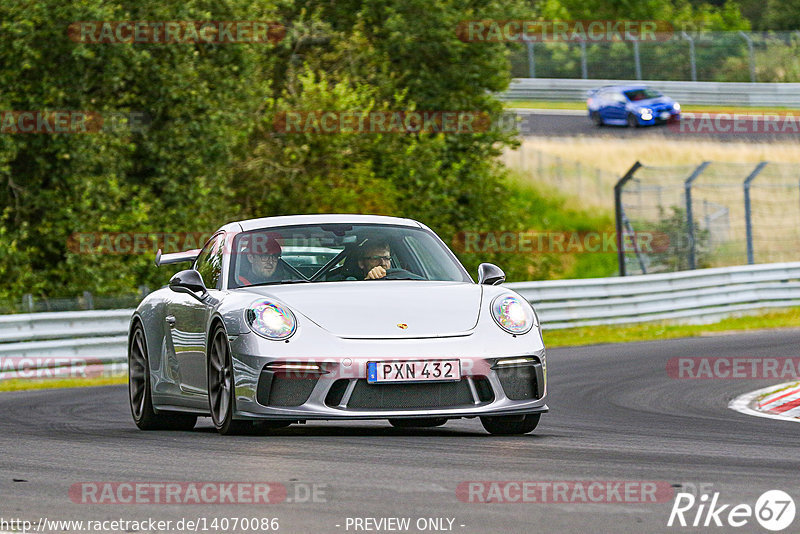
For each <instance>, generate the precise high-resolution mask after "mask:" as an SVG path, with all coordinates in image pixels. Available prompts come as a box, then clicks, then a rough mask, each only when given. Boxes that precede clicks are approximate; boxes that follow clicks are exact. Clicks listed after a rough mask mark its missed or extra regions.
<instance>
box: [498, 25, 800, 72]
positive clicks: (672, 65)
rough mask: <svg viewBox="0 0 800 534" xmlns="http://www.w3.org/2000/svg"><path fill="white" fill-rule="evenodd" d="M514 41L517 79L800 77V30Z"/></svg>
mask: <svg viewBox="0 0 800 534" xmlns="http://www.w3.org/2000/svg"><path fill="white" fill-rule="evenodd" d="M512 46H513V50H512V54H511V65H512V75H513V77H515V78H584V79H610V80H677V81H687V80H691V81H716V82H798V81H800V61H798V59H797V58H798V57H800V31H792V32H769V33H754V32H741V31H739V32H696V33H692V34H689V33H687V32H681V31H676V32H675V33H674V34H673V35H672V36H671V37H669V39H666V40H663V41H657V42H656V41H619V42H598V43H585V42H536V43H534V42H527V43H522V44H514V45H512Z"/></svg>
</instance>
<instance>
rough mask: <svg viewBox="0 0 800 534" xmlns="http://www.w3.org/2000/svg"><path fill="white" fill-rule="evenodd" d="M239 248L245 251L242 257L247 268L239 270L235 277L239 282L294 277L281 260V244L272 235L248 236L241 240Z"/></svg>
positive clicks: (256, 281)
mask: <svg viewBox="0 0 800 534" xmlns="http://www.w3.org/2000/svg"><path fill="white" fill-rule="evenodd" d="M241 250H242V253H243V254H244V253H245V252H246V254H244V257H245V258H247V262H246V263H248V264H249V269H242V270H241V271H240V273H239V276H238V277H237V279H238V281H239V283H240V284H242V285H246V286H249V285H254V284H264V283H267V282H277V281H280V280H291V279H294V278H295V276H294V273H292V272H291V271H290V270H289V269H287V268H286V266H284V265H283V262H281V252H282V249H281V245H280V243H278V240H277V239H276V238H275V237H274V236H272V235H268V234H254V235H252V236H248V237H246V238H244V239H243V240H242V249H241ZM240 261H241V260H240ZM243 263H244V262H243ZM243 267H244V265H243Z"/></svg>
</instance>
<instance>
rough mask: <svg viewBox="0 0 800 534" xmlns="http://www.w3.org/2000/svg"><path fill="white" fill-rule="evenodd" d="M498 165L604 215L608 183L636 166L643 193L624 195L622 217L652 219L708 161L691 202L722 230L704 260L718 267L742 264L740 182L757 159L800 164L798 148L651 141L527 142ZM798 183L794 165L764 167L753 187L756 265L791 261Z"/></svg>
mask: <svg viewBox="0 0 800 534" xmlns="http://www.w3.org/2000/svg"><path fill="white" fill-rule="evenodd" d="M503 161H504V163H505V164H506V165H507V166H508V167H509V168H511V169H513V170H514V171H515V175H517V176H519V177H520V179H521V180H522V181H524V182H528V183H532V184H535V185H546V186H549V187H554V188H557V189H558V190H559V191H560V192H561V193H563V194H565V195H567V196H570V197H573V198H575V199H576V200H577V201H578V203H579V205H580V206H581V207H583V208H584V209H585V208H594V209H602V210H608V211H612V210H613V206H614V199H613V188H614V184H615V183H616V182H617V180H619V178H620V177H621V176H622V175H623V174H624V173H625V172H626V171H627V170H628V169H629V168H630V167H631V165H633V163H634V162H635V161H639V162H641V163H642V164H644V165H645V166H646V167H648V168H649V169H648V168H646V169H643V170H642V171H640V172H639V173H637V177H639V178H640V179H641V180H643V181H642V182H641V183H642V184H643V187H649V188H650V189H646V188H644V189H641V190H639V192H637V190H635V188H634V189H631V190H629V193H628V195H629V196H628V197H627V200H625V202H628V203H629V204H630V205H631V206H632V212H631V213H629V216H630V215H633V216H644V217H647V218H654V217H657V216H658V214H659V208H658V206H663V207H665V208H668V207H669V206H671V205H682V203H683V200H682V195H683V181H684V180H685V179H686V177H688V176H689V174H690V173H691V171H692V170H693V169H694V167H696V166H697V165H699V164H700V163H702V162H703V161H712V162H714V164H713V165H712V166H711V167H709V168H708V169H707V171H706V172H705V173H704V174H703V175H702V177H701V178H700V179H699V180H698V181H697V182H696V183H695V188H694V194H693V198H694V200H695V209H696V210H697V213H696V216H697V217H698V219H699V220H700V221H701V223H702V222H703V221H704V220H705V222H706V224H708V220H706V217H715V216H716V215H721V216H722V218H720V219H718V220H719V221H720V224H723V226H724V229H723V231H722V233H720V234H718V235H720V236H721V237H722V239H723V240H725V241H726V242H725V243H723V244H722V245H723V247H722V248H720V249H718V250H717V252H716V253H715V254H714V259H713V260H711V261H712V264H713V265H717V264H720V265H723V264H731V263H735V262H737V261H741V262H743V261H744V234H745V228H744V201H743V198H744V197H743V192H742V185H741V184H742V182H743V181H744V178H745V177H746V176H747V175H748V174H749V173H750V172H751V171H752V169H753V168H754V167H755V164H756V163H758V162H760V161H769V162H775V163H788V164H800V142H796V141H795V142H790V141H778V142H773V143H755V142H730V143H728V142H725V143H723V142H715V141H700V140H673V139H666V138H663V137H655V136H646V137H641V138H636V139H630V138H628V139H618V138H612V137H605V136H604V137H574V138H543V137H530V138H526V139H525V140H523V142H522V146H521V147H520V148H519V149H518V150H516V151H511V150H509V151H506V153H505V154H504V155H503ZM736 164H741V165H736ZM664 167H667V168H670V167H671V168H672V169H665V168H664ZM659 168H661V169H659ZM798 169H800V167H798ZM798 180H800V171H798V172H797V173H795V170H794V167H793V166H783V167H781V166H768V167H767V170H765V171H764V172H763V173H762V174H761V175H760V176H759V178H758V180H756V182H754V183H753V189H752V191H751V200H752V206H753V238H754V239H753V241H754V243H755V255H756V261H757V262H763V261H797V259H798V253H797V250H798V246H797V245H798V243H800V211H798V192H800V189H798V184H799V183H800V182H798ZM653 187H656V188H657V189H658V192H654V190H653ZM721 210H723V211H721ZM718 244H719V243H717V245H718ZM715 246H716V245H715Z"/></svg>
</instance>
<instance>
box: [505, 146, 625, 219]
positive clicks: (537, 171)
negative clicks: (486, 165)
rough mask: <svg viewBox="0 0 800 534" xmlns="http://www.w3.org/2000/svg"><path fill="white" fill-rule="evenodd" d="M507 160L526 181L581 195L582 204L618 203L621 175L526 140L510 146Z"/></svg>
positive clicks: (510, 166)
mask: <svg viewBox="0 0 800 534" xmlns="http://www.w3.org/2000/svg"><path fill="white" fill-rule="evenodd" d="M503 162H504V163H505V165H506V166H508V167H509V168H512V169H515V170H516V171H518V173H519V174H520V176H521V177H522V178H523V180H525V181H530V182H531V183H532V184H534V185H537V186H540V185H546V186H548V187H551V188H553V189H555V190H557V191H559V192H560V193H562V194H564V195H565V196H569V197H575V198H577V199H578V200H579V201H580V203H581V205H582V206H592V207H595V206H596V207H601V208H603V209H605V210H610V209H612V207H613V206H614V196H613V193H612V191H613V187H614V184H616V183H617V180H619V175H618V174H615V173H612V172H609V171H606V170H603V169H599V168H597V167H592V166H590V165H586V164H584V163H581V162H580V161H575V160H570V159H566V158H562V157H560V156H556V155H554V154H550V153H548V152H544V151H542V150H539V149H536V148H532V147H529V146H527V145H526V144H525V143H522V144H521V145H520V147H519V149H518V150H513V151H512V150H508V151H506V152H505V153H504V155H503Z"/></svg>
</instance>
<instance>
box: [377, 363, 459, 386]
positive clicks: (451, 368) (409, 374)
mask: <svg viewBox="0 0 800 534" xmlns="http://www.w3.org/2000/svg"><path fill="white" fill-rule="evenodd" d="M456 380H461V362H460V361H459V360H424V361H387V362H367V382H368V383H369V384H381V383H386V382H442V381H456Z"/></svg>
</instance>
